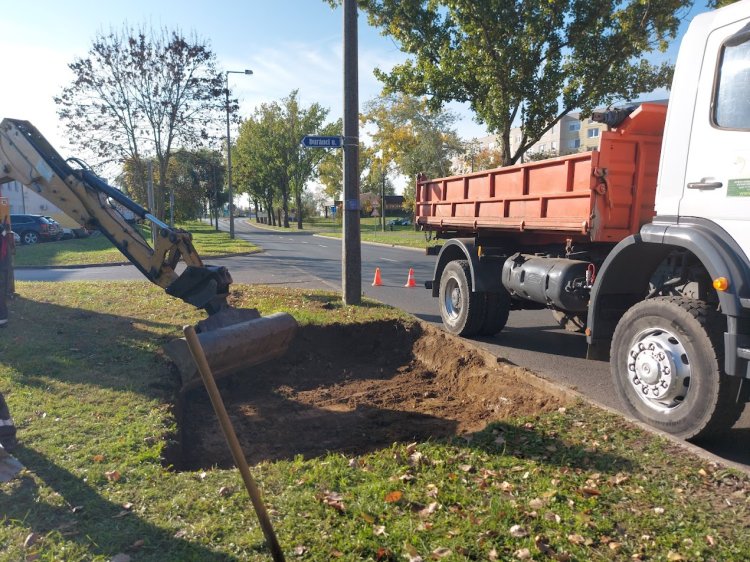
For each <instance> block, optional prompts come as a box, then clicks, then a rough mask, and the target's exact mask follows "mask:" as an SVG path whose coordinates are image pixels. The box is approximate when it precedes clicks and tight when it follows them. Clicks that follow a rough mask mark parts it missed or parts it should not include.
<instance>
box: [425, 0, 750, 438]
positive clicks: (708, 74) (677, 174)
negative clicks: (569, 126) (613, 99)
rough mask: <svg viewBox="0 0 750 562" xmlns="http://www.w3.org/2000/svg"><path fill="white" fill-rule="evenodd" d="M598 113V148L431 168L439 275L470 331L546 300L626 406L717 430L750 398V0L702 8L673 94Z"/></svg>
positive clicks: (442, 302)
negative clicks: (450, 170) (450, 172)
mask: <svg viewBox="0 0 750 562" xmlns="http://www.w3.org/2000/svg"><path fill="white" fill-rule="evenodd" d="M593 118H594V119H595V120H598V121H601V122H604V123H607V124H609V125H611V127H609V130H607V131H604V132H603V133H602V134H601V135H600V141H599V146H598V148H597V149H596V150H592V151H588V152H582V153H578V154H571V155H568V156H563V157H558V158H551V159H548V160H542V161H538V162H530V163H524V164H520V165H513V166H508V167H503V168H498V169H493V170H488V171H481V172H476V173H469V174H465V175H459V176H453V177H445V178H438V179H428V178H426V177H424V176H419V177H418V178H417V183H416V204H415V215H416V224H417V225H418V228H419V229H421V230H424V231H425V232H426V233H428V234H430V235H431V236H436V237H438V238H442V239H445V240H446V241H445V243H444V245H443V246H442V248H441V249H440V251H439V254H438V256H437V262H436V265H435V270H434V275H433V279H432V280H431V281H428V282H427V283H426V286H427V288H428V289H430V290H431V291H432V295H433V296H434V297H437V298H438V302H439V307H440V313H441V317H442V321H443V324H444V326H445V328H446V330H447V331H449V332H451V333H454V334H457V335H461V336H466V337H471V336H482V335H483V336H491V335H493V334H496V333H498V332H499V331H500V330H502V328H503V327H504V326H505V323H506V321H507V320H508V316H509V313H510V311H512V310H519V309H537V308H548V309H550V310H551V311H552V314H553V315H554V316H555V318H556V319H557V321H558V322H559V323H560V324H561V325H562V326H563V327H565V328H566V329H570V330H574V331H584V332H585V334H586V338H587V341H588V357H589V358H591V359H605V360H606V359H609V362H610V370H611V375H612V381H613V385H614V388H615V389H616V393H617V395H618V396H619V398H620V399H621V401H622V403H623V404H624V406H625V408H626V411H627V412H628V413H629V414H631V415H632V416H634V417H635V418H637V419H640V420H642V421H645V422H647V423H648V424H650V425H652V426H654V427H657V428H659V429H661V430H664V431H666V432H668V433H671V434H674V435H676V436H679V437H681V438H685V439H689V438H694V439H699V438H707V437H709V436H711V435H715V434H717V433H721V432H723V431H725V430H727V429H728V428H730V427H731V426H732V425H733V424H734V423H735V422H736V420H737V419H738V418H739V416H740V414H741V412H742V410H743V408H744V406H745V403H746V402H747V401H748V396H750V381H748V380H747V379H748V377H750V363H749V361H750V260H749V259H748V258H749V256H750V1H742V2H737V3H736V4H732V5H730V6H727V7H725V8H722V9H719V10H716V11H713V12H709V13H706V14H702V15H699V16H697V17H696V18H695V19H694V20H693V22H692V23H691V25H690V27H689V29H688V31H687V32H686V34H685V36H684V38H683V40H682V44H681V47H680V51H679V54H678V58H677V63H676V67H675V73H674V78H673V83H672V88H671V96H670V100H669V103H668V107H666V106H664V105H659V104H642V105H640V106H638V107H637V108H636V109H635V110H634V111H632V112H628V111H617V110H611V111H603V112H598V113H595V114H594V115H593Z"/></svg>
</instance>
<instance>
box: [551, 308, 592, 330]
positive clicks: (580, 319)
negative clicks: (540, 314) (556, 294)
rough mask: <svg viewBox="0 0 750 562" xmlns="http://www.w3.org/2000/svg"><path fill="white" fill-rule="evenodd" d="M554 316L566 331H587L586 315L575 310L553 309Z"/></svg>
mask: <svg viewBox="0 0 750 562" xmlns="http://www.w3.org/2000/svg"><path fill="white" fill-rule="evenodd" d="M552 317H553V318H554V319H555V322H557V323H558V324H559V325H560V327H561V328H563V329H564V330H565V331H566V332H573V333H576V334H582V333H583V332H585V331H586V316H584V315H581V314H576V313H575V312H563V311H562V310H552Z"/></svg>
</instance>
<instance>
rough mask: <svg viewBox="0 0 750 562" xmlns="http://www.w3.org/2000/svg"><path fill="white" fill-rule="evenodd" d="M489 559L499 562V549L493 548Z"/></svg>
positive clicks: (488, 555)
mask: <svg viewBox="0 0 750 562" xmlns="http://www.w3.org/2000/svg"><path fill="white" fill-rule="evenodd" d="M487 558H488V559H489V560H491V561H492V562H495V561H496V560H499V558H498V555H497V549H496V548H493V549H492V550H490V551H489V553H488V554H487Z"/></svg>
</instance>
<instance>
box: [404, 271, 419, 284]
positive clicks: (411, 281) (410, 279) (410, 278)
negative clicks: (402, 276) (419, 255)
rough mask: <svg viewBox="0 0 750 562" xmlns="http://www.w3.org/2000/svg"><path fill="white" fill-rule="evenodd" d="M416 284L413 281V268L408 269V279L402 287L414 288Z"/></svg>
mask: <svg viewBox="0 0 750 562" xmlns="http://www.w3.org/2000/svg"><path fill="white" fill-rule="evenodd" d="M416 286H417V282H416V281H414V268H411V267H410V268H409V278H408V279H407V280H406V285H404V287H416Z"/></svg>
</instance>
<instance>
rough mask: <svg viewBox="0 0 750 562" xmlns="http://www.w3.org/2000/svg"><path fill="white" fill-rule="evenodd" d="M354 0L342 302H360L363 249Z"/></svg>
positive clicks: (350, 3) (352, 6)
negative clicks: (360, 215)
mask: <svg viewBox="0 0 750 562" xmlns="http://www.w3.org/2000/svg"><path fill="white" fill-rule="evenodd" d="M357 72H358V66H357V0H344V209H343V214H344V217H343V220H344V225H343V229H344V239H343V244H342V292H343V296H344V304H359V303H360V302H362V249H361V245H360V242H361V237H360V224H359V92H358V84H359V78H358V75H357Z"/></svg>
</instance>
